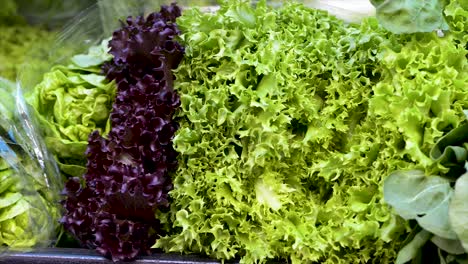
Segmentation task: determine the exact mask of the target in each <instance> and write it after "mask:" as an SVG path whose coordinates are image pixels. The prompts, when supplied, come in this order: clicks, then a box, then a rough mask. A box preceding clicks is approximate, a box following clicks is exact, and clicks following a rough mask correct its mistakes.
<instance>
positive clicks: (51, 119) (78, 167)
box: [27, 41, 116, 176]
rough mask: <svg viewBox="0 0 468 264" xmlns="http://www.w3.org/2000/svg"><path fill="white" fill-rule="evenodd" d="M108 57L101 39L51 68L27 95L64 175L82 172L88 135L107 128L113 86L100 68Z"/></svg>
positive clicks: (113, 92) (80, 173)
mask: <svg viewBox="0 0 468 264" xmlns="http://www.w3.org/2000/svg"><path fill="white" fill-rule="evenodd" d="M110 58H111V57H110V56H109V55H108V54H107V41H104V42H102V44H101V45H100V46H96V47H92V48H90V50H89V52H88V53H87V54H80V55H76V56H74V57H73V58H72V59H71V63H70V65H68V66H61V65H58V66H55V67H54V68H52V69H51V70H50V72H48V73H46V74H45V75H44V78H43V80H42V81H41V82H40V83H39V84H38V85H37V86H36V87H34V90H33V92H32V93H31V94H30V95H28V97H27V101H28V103H29V104H30V105H31V106H32V107H33V109H34V111H35V113H36V116H37V117H38V119H39V123H40V127H41V130H42V132H43V134H44V138H45V142H46V144H47V146H48V148H49V149H50V150H51V152H52V154H53V155H54V156H55V158H56V160H57V162H58V163H59V166H60V169H61V171H62V172H63V173H64V174H65V175H68V176H78V175H82V174H83V173H84V172H85V168H84V166H85V164H86V156H85V151H86V146H87V144H88V142H87V140H88V136H89V134H90V133H91V132H93V131H94V130H96V129H97V130H100V131H101V132H103V133H107V132H108V131H109V126H108V123H109V121H108V119H109V114H110V109H111V105H112V102H113V100H114V96H115V90H116V85H115V83H114V82H109V81H107V80H106V78H105V76H103V75H102V74H101V73H100V71H101V70H100V68H99V67H100V66H101V65H102V64H103V63H104V62H105V61H107V60H109V59H110Z"/></svg>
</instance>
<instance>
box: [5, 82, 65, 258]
mask: <svg viewBox="0 0 468 264" xmlns="http://www.w3.org/2000/svg"><path fill="white" fill-rule="evenodd" d="M0 113H1V115H0V244H1V246H2V248H1V250H2V251H1V253H2V254H5V253H8V252H10V251H17V250H28V249H31V248H41V247H47V246H50V245H51V244H52V243H53V242H54V240H55V239H56V234H57V231H58V228H59V225H58V219H59V217H60V207H59V205H58V201H59V199H60V198H59V193H60V190H61V188H62V180H61V179H60V176H59V173H58V170H57V167H56V165H55V163H54V161H53V159H51V158H50V156H49V154H48V152H47V151H46V148H45V146H44V144H43V142H42V140H41V138H40V137H39V136H38V133H37V131H36V130H35V125H34V124H33V123H34V121H33V119H32V118H31V116H30V114H29V113H28V111H27V108H26V105H25V103H24V100H23V96H22V94H21V90H19V89H17V87H16V85H15V84H14V83H12V82H10V81H7V80H5V79H0Z"/></svg>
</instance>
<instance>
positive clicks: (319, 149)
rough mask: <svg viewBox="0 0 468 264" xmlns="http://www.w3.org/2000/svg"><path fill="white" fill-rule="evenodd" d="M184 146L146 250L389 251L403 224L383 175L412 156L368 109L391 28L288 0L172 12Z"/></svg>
mask: <svg viewBox="0 0 468 264" xmlns="http://www.w3.org/2000/svg"><path fill="white" fill-rule="evenodd" d="M178 23H179V25H180V27H181V30H182V32H183V35H182V37H181V38H182V40H183V43H184V45H186V47H187V53H186V59H185V60H184V61H183V63H182V64H181V65H180V66H179V68H178V69H177V70H176V78H177V79H176V80H177V82H176V89H177V91H178V92H179V93H180V95H181V101H182V105H181V111H180V112H179V118H180V123H181V128H180V130H179V132H177V135H176V137H175V139H174V144H175V148H176V150H177V151H179V152H180V153H181V156H180V168H179V170H178V171H177V173H176V175H175V178H174V190H173V191H172V192H171V195H172V197H173V199H174V202H173V207H172V214H171V215H170V216H169V217H170V218H169V219H170V221H171V222H172V221H173V225H174V229H173V234H172V235H170V236H167V237H165V238H163V239H161V240H159V241H158V243H157V244H156V245H155V246H156V247H161V248H164V249H165V250H167V251H176V252H197V253H198V252H202V253H206V254H208V255H211V256H213V257H216V258H222V259H230V258H234V257H236V256H241V257H242V261H244V262H246V263H250V262H254V261H265V260H266V259H271V258H281V257H287V258H290V259H291V260H292V261H293V262H296V263H303V262H308V261H316V262H321V263H359V262H366V261H369V260H373V259H374V260H376V259H378V260H379V261H380V262H381V263H385V262H390V261H391V260H392V259H393V258H394V257H395V255H396V251H397V250H398V249H399V247H400V244H401V239H400V235H401V233H402V232H404V225H402V224H401V223H399V220H398V219H397V218H396V217H395V216H392V214H391V212H390V210H389V209H388V207H387V206H386V205H385V204H384V203H383V202H382V200H381V196H382V195H381V193H380V191H379V189H380V183H381V180H382V178H383V176H384V175H386V174H387V173H388V172H389V171H391V170H392V169H394V168H396V167H397V166H398V167H406V166H409V165H410V164H411V161H406V160H404V159H403V158H402V157H401V156H400V155H401V154H400V150H399V149H398V143H399V142H400V141H402V140H403V137H402V135H401V134H400V133H398V132H397V133H391V132H393V131H390V132H389V130H387V129H386V128H385V127H384V126H382V122H380V120H379V119H378V118H377V117H375V115H371V114H369V113H368V109H369V98H371V96H372V94H373V87H374V86H375V85H376V83H377V82H379V81H380V79H381V74H382V67H381V66H380V65H379V63H380V60H381V58H382V56H383V52H384V47H385V46H392V45H396V44H395V43H394V41H395V40H394V39H395V38H394V37H393V36H392V35H391V34H389V33H387V32H386V31H384V30H383V29H382V28H380V27H379V25H378V24H377V22H376V20H374V19H370V20H365V21H364V22H363V23H362V25H360V26H357V25H346V24H344V23H343V22H342V21H340V20H338V19H336V18H334V17H331V16H329V15H327V14H326V13H325V12H322V11H317V10H312V9H308V8H306V7H304V6H302V5H300V4H295V3H287V4H285V6H284V7H281V8H279V9H273V8H271V7H267V6H266V5H265V2H261V3H259V4H258V5H257V7H256V8H252V7H251V6H250V4H249V3H246V2H240V1H236V2H235V3H230V4H224V5H223V6H222V7H221V10H220V11H219V12H217V13H216V14H203V13H201V12H199V11H197V10H189V11H186V12H185V13H184V15H183V16H182V17H181V18H179V19H178Z"/></svg>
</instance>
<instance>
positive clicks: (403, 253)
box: [395, 230, 432, 264]
mask: <svg viewBox="0 0 468 264" xmlns="http://www.w3.org/2000/svg"><path fill="white" fill-rule="evenodd" d="M431 237H432V234H431V233H430V232H428V231H426V230H421V231H420V232H419V233H418V234H416V236H415V237H414V238H413V240H411V242H409V243H408V244H407V245H405V246H404V247H403V248H402V249H401V250H400V252H398V256H397V258H396V260H395V263H396V264H405V263H407V262H408V261H411V260H413V259H415V258H416V257H417V256H418V254H420V251H421V249H422V247H423V246H424V245H425V244H426V242H427V241H429V239H431Z"/></svg>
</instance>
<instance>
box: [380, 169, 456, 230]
mask: <svg viewBox="0 0 468 264" xmlns="http://www.w3.org/2000/svg"><path fill="white" fill-rule="evenodd" d="M452 194H453V190H452V188H451V187H450V181H449V180H447V179H444V178H442V177H439V176H425V174H424V172H423V171H418V170H412V171H396V172H394V173H392V174H390V175H389V176H388V177H387V178H386V179H385V181H384V199H385V201H386V202H387V203H388V204H389V205H391V206H392V207H393V208H394V209H395V211H396V213H397V214H399V215H400V216H402V217H403V218H405V219H416V220H417V221H418V223H419V224H420V225H421V226H422V227H423V228H425V229H426V230H428V231H430V232H432V233H434V234H436V235H439V236H441V237H444V238H448V239H453V238H455V237H456V236H455V233H454V232H453V230H452V228H451V226H450V223H449V219H448V208H449V202H450V198H451V197H452Z"/></svg>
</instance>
